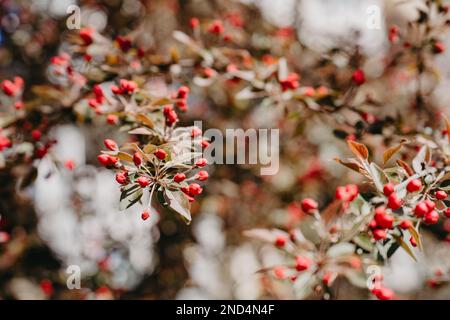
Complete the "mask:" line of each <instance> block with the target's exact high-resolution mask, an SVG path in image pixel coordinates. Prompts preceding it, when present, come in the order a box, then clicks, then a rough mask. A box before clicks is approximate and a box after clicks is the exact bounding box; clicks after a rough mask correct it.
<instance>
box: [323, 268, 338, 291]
mask: <svg viewBox="0 0 450 320" xmlns="http://www.w3.org/2000/svg"><path fill="white" fill-rule="evenodd" d="M336 276H337V273H336V272H332V271H327V272H325V274H324V275H323V277H322V281H323V284H324V285H326V286H328V287H329V286H331V285H332V284H333V281H334V280H335V279H336Z"/></svg>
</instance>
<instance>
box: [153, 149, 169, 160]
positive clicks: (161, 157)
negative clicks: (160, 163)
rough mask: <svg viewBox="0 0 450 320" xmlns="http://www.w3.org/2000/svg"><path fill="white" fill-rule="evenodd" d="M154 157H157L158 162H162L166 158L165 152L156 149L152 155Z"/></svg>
mask: <svg viewBox="0 0 450 320" xmlns="http://www.w3.org/2000/svg"><path fill="white" fill-rule="evenodd" d="M154 155H155V157H157V158H158V159H159V160H164V159H165V158H166V157H167V152H165V151H164V150H163V149H157V150H156V151H155V153H154Z"/></svg>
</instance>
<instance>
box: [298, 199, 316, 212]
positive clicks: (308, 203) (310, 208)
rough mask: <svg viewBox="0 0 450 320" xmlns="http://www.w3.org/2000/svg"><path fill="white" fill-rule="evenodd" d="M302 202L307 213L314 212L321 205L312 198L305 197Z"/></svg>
mask: <svg viewBox="0 0 450 320" xmlns="http://www.w3.org/2000/svg"><path fill="white" fill-rule="evenodd" d="M300 204H301V206H302V210H303V211H304V212H306V213H313V212H314V211H315V210H317V208H318V207H319V205H318V204H317V202H316V201H314V200H313V199H310V198H306V199H303V200H302V202H301V203H300Z"/></svg>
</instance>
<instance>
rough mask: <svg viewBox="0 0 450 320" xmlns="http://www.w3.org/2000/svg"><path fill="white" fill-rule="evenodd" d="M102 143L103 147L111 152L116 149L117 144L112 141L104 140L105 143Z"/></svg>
mask: <svg viewBox="0 0 450 320" xmlns="http://www.w3.org/2000/svg"><path fill="white" fill-rule="evenodd" d="M103 143H104V144H105V147H106V148H107V149H109V150H111V151H115V150H117V148H118V147H117V143H116V142H115V141H114V140H111V139H105V141H103Z"/></svg>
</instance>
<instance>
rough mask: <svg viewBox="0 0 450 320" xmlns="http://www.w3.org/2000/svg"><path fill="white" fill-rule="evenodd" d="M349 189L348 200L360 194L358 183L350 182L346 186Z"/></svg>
mask: <svg viewBox="0 0 450 320" xmlns="http://www.w3.org/2000/svg"><path fill="white" fill-rule="evenodd" d="M345 190H346V191H347V195H348V201H353V200H354V199H355V198H356V197H357V196H358V194H359V189H358V186H357V185H356V184H348V185H346V186H345Z"/></svg>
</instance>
